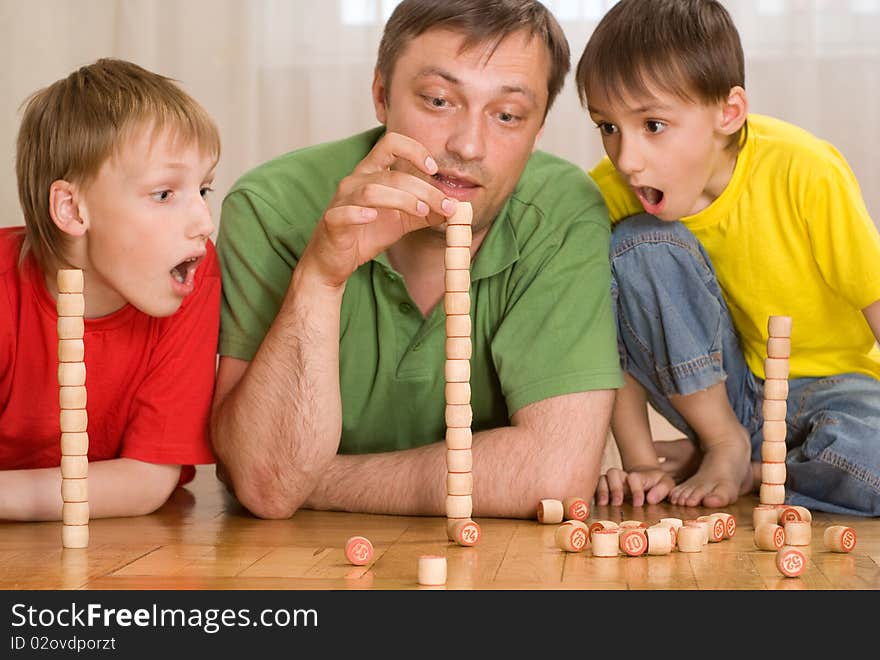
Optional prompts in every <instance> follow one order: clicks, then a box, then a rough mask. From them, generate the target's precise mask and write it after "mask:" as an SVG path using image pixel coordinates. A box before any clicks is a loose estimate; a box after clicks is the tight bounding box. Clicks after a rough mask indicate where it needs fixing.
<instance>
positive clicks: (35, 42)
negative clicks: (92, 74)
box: [0, 0, 880, 226]
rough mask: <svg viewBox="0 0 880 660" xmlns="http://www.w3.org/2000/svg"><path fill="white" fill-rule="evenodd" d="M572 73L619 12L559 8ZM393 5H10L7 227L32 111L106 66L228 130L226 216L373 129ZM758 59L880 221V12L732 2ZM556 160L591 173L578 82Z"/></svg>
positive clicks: (564, 101) (556, 125) (266, 1)
mask: <svg viewBox="0 0 880 660" xmlns="http://www.w3.org/2000/svg"><path fill="white" fill-rule="evenodd" d="M546 4H548V6H550V7H551V8H552V9H553V10H554V12H556V15H557V16H558V17H559V18H560V19H561V21H562V22H563V25H564V27H565V29H566V32H567V34H568V36H569V40H570V42H571V47H572V53H573V59H574V62H573V64H576V62H577V59H578V58H579V56H580V53H581V51H582V50H583V47H584V44H585V43H586V41H587V38H588V36H589V33H590V32H591V30H592V29H593V27H594V25H595V21H596V19H597V18H598V17H599V16H601V14H602V13H603V12H604V11H605V9H606V8H607V7H608V6H610V5H611V4H613V2H611V1H609V0H547V2H546ZM393 5H394V1H393V0H210V1H209V0H185V1H184V0H76V1H75V2H74V1H69V0H28V1H27V2H25V1H24V0H0V58H2V61H3V66H0V226H6V225H17V224H21V219H20V213H19V208H18V198H17V192H16V184H15V177H14V149H15V137H16V133H17V130H18V122H19V119H20V115H19V106H20V104H21V103H22V101H23V100H24V99H25V97H26V96H27V95H28V94H30V93H31V92H33V91H35V90H37V89H38V88H40V87H42V86H45V85H47V84H49V83H51V82H53V81H54V80H56V79H58V78H60V77H62V76H64V75H66V74H67V73H69V72H70V71H71V70H72V69H73V68H75V67H77V66H80V65H83V64H88V63H90V62H92V61H94V60H96V59H98V58H99V57H105V56H113V57H122V58H125V59H130V60H132V61H135V62H137V63H138V64H141V65H142V66H145V67H146V68H149V69H152V70H155V71H158V72H160V73H163V74H166V75H170V76H172V77H174V78H177V79H178V80H180V81H181V82H182V84H183V86H184V87H185V88H186V89H187V90H188V91H189V92H190V93H191V94H193V96H195V97H196V98H197V99H199V101H201V102H202V103H203V104H204V105H205V107H206V108H207V109H208V111H209V112H211V114H212V115H213V116H214V117H215V118H216V119H217V122H218V124H219V126H220V130H221V134H222V137H223V142H224V150H223V157H222V160H221V164H220V167H219V169H218V179H217V182H216V186H215V188H216V190H217V192H216V193H215V196H214V198H213V202H212V203H213V205H214V207H215V211H216V212H217V216H219V204H220V201H221V199H222V196H223V194H224V192H225V191H226V190H227V189H228V187H229V186H230V185H231V184H232V182H233V181H234V180H235V179H236V178H237V177H238V176H239V175H240V174H241V173H242V172H244V171H245V170H247V169H248V168H250V167H252V166H254V165H256V164H257V163H259V162H261V161H263V160H266V159H268V158H271V157H273V156H275V155H277V154H280V153H283V152H285V151H288V150H290V149H293V148H296V147H300V146H304V145H308V144H314V143H316V142H320V141H324V140H329V139H335V138H339V137H343V136H345V135H348V134H350V133H353V132H355V131H358V130H362V129H364V128H367V127H369V126H371V125H374V123H375V119H374V117H373V112H372V106H371V103H370V96H369V86H370V81H371V77H372V68H373V64H374V61H375V51H376V47H377V45H378V42H379V37H380V31H381V25H382V23H383V22H384V17H385V16H387V14H388V12H389V11H390V9H391V7H392V6H393ZM725 5H726V6H727V7H728V8H729V9H730V10H731V13H732V14H733V16H734V19H735V21H736V22H737V25H738V26H739V29H740V32H741V35H742V37H743V43H744V47H745V50H746V55H747V60H748V63H747V72H746V75H747V77H746V83H747V88H748V90H749V94H750V98H751V106H752V110H754V111H756V112H763V113H767V114H774V115H776V116H779V117H781V118H783V119H786V120H789V121H792V122H794V123H797V124H800V125H801V126H803V127H805V128H807V129H808V130H811V131H813V132H814V133H816V134H817V135H819V136H821V137H823V138H825V139H828V140H830V141H831V142H833V143H834V144H835V145H836V146H837V147H838V148H839V149H840V150H841V152H842V153H843V154H844V156H846V158H847V159H848V160H849V162H850V165H851V166H852V168H853V170H854V171H855V173H856V175H857V176H858V177H859V180H860V181H861V184H862V189H863V193H864V196H865V199H866V202H867V204H868V209H869V210H870V212H871V214H872V217H873V218H874V219H875V221H880V186H878V185H877V183H878V181H880V0H836V1H831V0H728V1H727V2H725ZM542 148H544V149H546V150H548V151H551V152H554V153H557V154H559V155H561V156H563V157H565V158H568V159H569V160H572V161H574V162H575V163H577V164H579V165H581V166H582V167H584V168H588V167H590V166H591V165H592V164H593V163H594V162H595V161H596V160H597V159H598V158H599V156H600V155H601V153H602V151H601V145H600V142H599V138H598V135H597V131H596V130H595V129H594V128H593V126H592V124H591V123H590V122H589V120H588V118H587V117H586V114H585V113H584V111H583V110H582V109H581V108H580V107H579V105H578V102H577V95H576V93H575V90H574V85H573V84H572V83H571V79H569V83H568V84H567V85H566V88H565V89H564V90H563V93H562V95H561V96H560V98H559V99H558V100H557V102H556V106H555V107H554V109H553V111H552V112H551V114H550V116H549V117H548V124H547V129H546V132H545V135H544V138H543V142H542Z"/></svg>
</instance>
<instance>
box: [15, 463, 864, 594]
mask: <svg viewBox="0 0 880 660" xmlns="http://www.w3.org/2000/svg"><path fill="white" fill-rule="evenodd" d="M755 504H756V501H755V500H754V499H753V498H747V499H744V500H741V501H740V502H738V503H737V504H736V505H735V506H733V507H729V508H728V509H726V510H727V511H729V512H730V513H732V514H734V515H735V516H736V519H737V521H738V523H739V529H738V532H737V534H736V536H735V537H734V538H733V539H731V540H727V541H723V542H721V543H717V544H710V545H708V546H704V551H703V552H702V553H699V554H684V553H672V554H670V555H667V556H660V557H632V558H629V557H628V558H617V559H600V558H595V557H593V556H591V555H590V553H589V552H586V553H580V554H567V553H564V552H562V551H560V550H557V549H556V548H555V546H554V543H553V533H554V529H555V526H553V525H540V524H538V523H537V522H535V521H525V520H499V519H479V520H478V521H479V522H480V524H481V526H482V530H483V538H482V540H481V541H480V543H479V545H477V546H476V547H473V548H461V547H458V546H454V545H451V544H449V543H447V541H446V533H445V520H444V519H441V518H406V517H396V516H368V515H355V514H344V513H320V512H313V511H302V512H299V513H297V514H296V515H295V516H294V517H293V518H291V519H290V520H283V521H264V520H257V519H255V518H253V517H251V516H250V515H248V514H247V513H246V512H244V511H243V510H242V509H241V508H239V507H238V506H237V504H235V503H234V502H233V501H232V500H230V499H229V498H228V496H226V495H225V493H224V492H223V490H222V488H221V487H220V486H219V484H218V483H217V482H216V480H215V479H214V475H213V468H210V467H209V468H200V469H199V473H198V476H197V477H196V479H195V481H194V482H192V483H191V484H189V485H188V486H187V487H186V488H185V489H178V490H177V491H176V492H175V493H174V495H173V496H172V498H171V500H170V501H169V502H168V503H167V504H166V505H165V506H164V507H163V508H162V509H161V510H160V511H159V512H157V513H156V514H154V515H151V516H144V517H141V518H125V519H111V520H93V521H92V522H91V525H90V530H91V542H90V546H89V548H88V549H87V550H62V549H61V524H60V523H4V522H0V589H417V588H419V586H418V585H417V583H416V566H417V561H418V557H419V555H422V554H428V553H434V554H445V555H446V557H447V558H448V574H449V577H448V582H447V585H446V587H447V588H449V589H604V590H609V589H685V590H705V589H746V590H765V589H805V590H806V589H846V590H850V589H878V588H880V566H878V564H880V519H862V518H854V517H847V516H836V515H828V514H822V513H816V512H814V517H813V544H812V546H811V558H810V563H809V566H808V568H807V571H806V573H805V574H804V575H803V576H802V577H800V578H795V579H787V578H783V577H782V576H781V575H780V574H779V573H778V572H777V570H776V568H775V564H774V553H770V552H761V551H759V550H756V549H755V547H754V544H753V542H752V526H751V508H752V507H753V506H754V505H755ZM704 512H705V511H702V510H699V509H681V508H677V507H673V506H671V505H658V506H653V507H645V508H644V509H633V508H632V507H601V508H598V509H596V510H594V511H593V516H592V517H593V518H596V519H598V518H610V519H616V520H624V519H630V518H632V519H638V520H645V521H654V520H657V519H659V518H661V517H665V516H675V517H681V518H693V517H695V516H697V515H701V513H704ZM841 523H843V524H847V525H850V526H852V527H854V528H855V529H856V532H857V534H858V544H857V546H856V549H855V551H854V552H853V553H851V554H834V553H831V552H827V551H825V550H824V549H823V547H822V531H823V529H824V528H825V527H826V526H827V525H829V524H841ZM355 534H358V535H363V536H366V537H368V538H369V539H370V540H371V541H372V542H373V545H374V547H375V555H374V560H373V563H372V564H371V565H369V566H362V567H358V566H352V565H350V564H348V563H347V562H346V561H345V557H344V555H343V550H342V548H343V545H344V543H345V540H346V539H347V538H348V537H350V536H353V535H355Z"/></svg>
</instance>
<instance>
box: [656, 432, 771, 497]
mask: <svg viewBox="0 0 880 660" xmlns="http://www.w3.org/2000/svg"><path fill="white" fill-rule="evenodd" d="M750 455H751V447H750V443H749V435H748V432H747V431H746V430H745V429H744V428H743V427H742V426H739V425H737V428H736V430H735V431H733V432H732V433H731V435H730V436H728V437H725V438H722V439H716V440H715V442H714V444H713V445H712V446H711V447H709V448H707V449H706V450H705V452H704V455H703V462H702V463H701V464H700V467H699V469H698V470H697V472H696V474H694V476H693V477H691V478H690V479H688V480H687V481H685V482H684V483H682V484H680V485H678V486H676V487H675V488H673V489H672V491H671V492H670V493H669V501H670V502H672V503H673V504H678V505H683V506H700V505H703V506H708V507H721V506H727V505H728V504H731V503H733V502H735V501H736V499H737V498H738V497H739V496H740V495H742V494H743V493H747V492H749V491H750V490H751V489H752V487H753V484H754V471H753V467H752V463H751V461H750Z"/></svg>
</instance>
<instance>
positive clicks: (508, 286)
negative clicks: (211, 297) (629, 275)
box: [217, 128, 622, 453]
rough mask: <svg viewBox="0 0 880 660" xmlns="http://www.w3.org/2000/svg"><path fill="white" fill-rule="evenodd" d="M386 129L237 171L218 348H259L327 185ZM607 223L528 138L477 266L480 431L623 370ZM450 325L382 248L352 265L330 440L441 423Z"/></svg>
mask: <svg viewBox="0 0 880 660" xmlns="http://www.w3.org/2000/svg"><path fill="white" fill-rule="evenodd" d="M382 132H383V129H382V128H378V129H373V130H370V131H368V132H366V133H362V134H359V135H356V136H354V137H351V138H349V139H346V140H342V141H339V142H332V143H327V144H321V145H317V146H314V147H309V148H306V149H301V150H298V151H294V152H291V153H288V154H286V155H283V156H281V157H279V158H276V159H275V160H272V161H270V162H267V163H265V164H263V165H261V166H259V167H257V168H255V169H253V170H251V171H250V172H248V173H246V174H245V175H244V176H243V177H242V178H241V179H240V180H239V181H238V182H237V183H236V184H235V185H234V186H233V187H232V189H231V191H230V192H229V194H228V195H227V197H226V198H225V200H224V201H223V210H222V215H221V221H220V232H219V238H218V241H217V249H218V252H219V255H220V264H221V266H222V269H223V306H222V312H221V327H220V349H219V350H220V354H221V355H226V356H231V357H236V358H239V359H242V360H252V359H253V357H254V355H255V354H256V352H257V349H258V348H259V346H260V343H261V342H262V340H263V337H264V336H265V335H266V333H267V332H268V330H269V327H270V325H271V324H272V322H273V320H274V319H275V316H276V314H277V313H278V309H279V308H280V305H281V301H282V299H283V297H284V294H285V292H286V290H287V286H288V284H289V282H290V276H291V272H292V271H293V269H294V268H295V267H296V264H297V259H298V258H299V256H300V255H301V254H302V253H303V250H304V249H305V247H306V244H307V243H308V241H309V238H310V236H311V234H312V231H313V229H314V227H315V225H316V224H317V222H318V221H319V220H320V218H321V216H322V214H323V212H324V210H325V209H326V207H327V205H328V204H329V203H330V200H331V199H332V198H333V195H334V194H335V191H336V187H337V186H338V184H339V182H340V180H341V179H342V178H343V177H345V176H347V175H348V174H350V173H351V171H352V170H353V169H354V167H355V166H356V165H357V164H358V163H359V162H360V161H361V160H362V159H363V158H364V157H365V156H366V154H367V153H368V152H369V151H370V149H371V148H372V147H373V145H374V144H375V142H376V141H377V140H378V139H379V137H381V135H382ZM609 235H610V224H609V220H608V213H607V210H606V208H605V204H604V202H603V200H602V196H601V195H600V193H599V191H598V189H597V188H596V186H595V185H594V184H593V182H592V180H591V179H589V178H588V177H587V175H586V174H585V173H584V172H583V171H581V170H580V169H578V168H577V167H575V166H574V165H572V164H570V163H568V162H566V161H563V160H561V159H559V158H556V157H554V156H551V155H549V154H546V153H542V152H536V153H534V154H533V155H532V157H531V158H530V159H529V162H528V164H527V165H526V168H525V170H524V172H523V175H522V177H521V178H520V181H519V184H518V185H517V187H516V189H515V190H514V192H513V194H512V195H511V197H510V199H509V200H508V201H507V203H506V204H505V206H504V208H503V209H502V210H501V213H500V214H499V215H498V217H497V218H496V220H495V221H494V223H493V225H492V227H491V229H490V230H489V233H488V235H487V236H486V239H485V240H484V242H483V244H482V245H481V247H480V250H479V252H478V253H477V255H476V257H475V259H474V261H473V263H472V267H471V279H472V284H471V318H472V340H473V357H472V358H471V391H472V402H471V405H472V407H473V412H474V421H473V429H474V431H480V430H484V429H490V428H496V427H499V426H508V425H509V424H510V416H511V415H512V414H513V413H514V412H516V411H517V410H518V409H520V408H522V407H523V406H525V405H527V404H529V403H533V402H535V401H540V400H542V399H546V398H548V397H553V396H558V395H561V394H570V393H572V392H583V391H587V390H596V389H609V388H616V387H620V386H621V385H622V380H621V374H620V368H619V362H618V357H617V341H616V329H615V323H614V318H613V314H612V309H611V299H610V284H609V283H610V268H609V262H608V243H609ZM445 336H446V328H445V316H444V311H443V303H442V301H441V302H440V304H439V305H437V307H435V308H434V309H433V310H432V311H431V312H430V313H429V314H428V316H427V318H425V317H423V316H422V314H421V312H420V311H419V309H418V307H417V306H416V305H415V303H414V302H413V301H412V299H411V298H410V296H409V294H408V292H407V289H406V286H405V283H404V281H403V278H402V277H401V275H400V273H398V272H397V271H395V270H394V268H392V267H391V265H390V263H389V262H388V259H387V257H386V255H385V254H380V255H379V256H377V257H376V258H375V259H373V260H372V261H369V262H367V263H365V264H364V265H363V266H361V267H360V268H358V269H357V271H355V273H354V274H352V276H351V277H350V278H349V280H348V283H347V284H346V289H345V294H344V295H343V300H342V309H341V326H340V337H339V342H340V347H339V348H340V350H339V363H340V364H339V379H340V389H341V393H342V417H343V419H342V439H341V443H340V452H342V453H364V452H379V451H390V450H394V449H407V448H410V447H418V446H421V445H424V444H427V443H431V442H436V441H438V440H442V439H443V437H444V431H445V428H446V427H445V421H444V412H445V396H444V386H445V377H444V360H445V354H444V351H445Z"/></svg>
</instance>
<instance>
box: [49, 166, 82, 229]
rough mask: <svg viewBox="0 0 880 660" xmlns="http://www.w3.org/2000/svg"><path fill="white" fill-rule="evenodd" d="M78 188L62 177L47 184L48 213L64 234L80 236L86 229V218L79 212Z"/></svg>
mask: <svg viewBox="0 0 880 660" xmlns="http://www.w3.org/2000/svg"><path fill="white" fill-rule="evenodd" d="M78 193H79V190H78V188H77V187H76V186H75V185H74V184H72V183H70V182H69V181H64V180H63V179H58V180H57V181H53V182H52V185H51V186H49V215H51V216H52V222H54V223H55V226H56V227H58V229H60V230H61V231H63V232H64V233H65V234H69V235H70V236H82V235H83V234H85V233H86V229H88V224H89V223H88V220H86V219H85V217H84V214H83V213H80V204H79V198H78Z"/></svg>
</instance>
